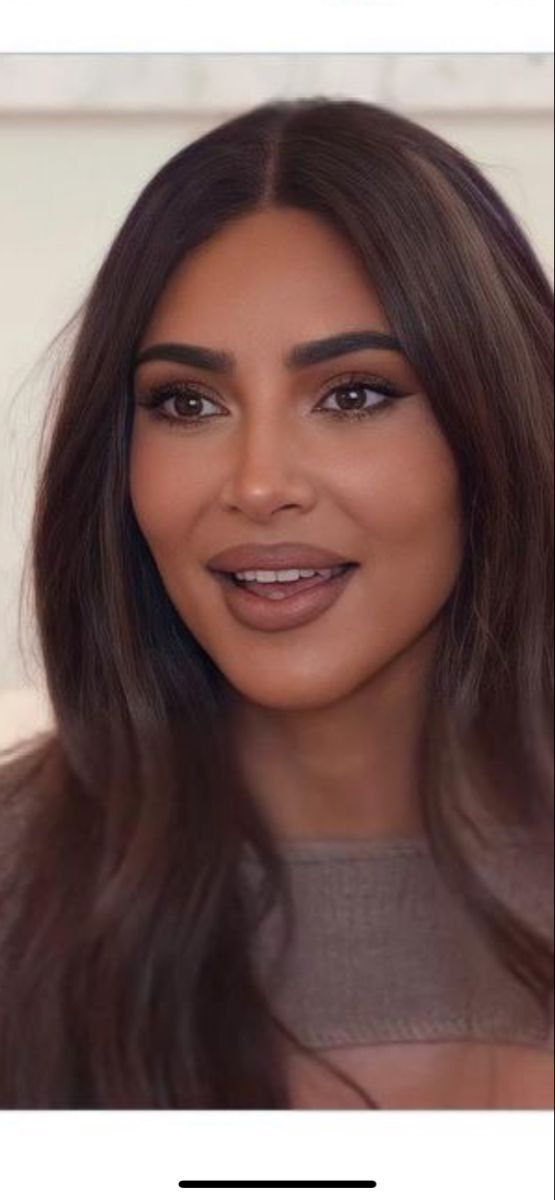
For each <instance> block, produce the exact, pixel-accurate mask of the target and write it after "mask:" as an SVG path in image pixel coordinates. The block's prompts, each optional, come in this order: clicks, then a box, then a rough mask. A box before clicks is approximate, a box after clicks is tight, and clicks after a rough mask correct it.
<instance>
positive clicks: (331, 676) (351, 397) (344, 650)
mask: <svg viewBox="0 0 555 1200" xmlns="http://www.w3.org/2000/svg"><path fill="white" fill-rule="evenodd" d="M363 331H364V332H368V331H373V332H381V333H388V332H389V333H390V334H391V328H390V326H389V323H388V320H387V317H386V315H385V313H384V310H383V308H382V306H381V304H380V301H379V298H378V296H377V295H376V292H375V291H374V289H373V287H372V286H371V284H370V282H369V281H368V278H367V276H366V273H365V271H364V270H363V268H362V266H361V263H360V261H359V259H358V257H357V254H356V252H355V251H354V250H353V249H352V248H351V246H350V244H349V243H348V242H347V241H346V240H344V239H343V237H342V235H340V234H339V233H337V232H336V231H335V229H334V228H333V227H331V226H330V225H328V223H327V222H326V221H324V220H323V219H322V218H320V217H317V216H315V215H314V214H312V213H309V212H306V211H302V210H299V209H295V208H281V209H279V208H275V209H267V210H264V211H259V212H256V213H253V214H250V215H247V216H243V217H241V218H238V219H236V220H235V221H234V222H233V223H230V224H229V225H227V226H226V227H225V228H224V229H223V230H221V231H220V232H219V233H218V234H216V235H215V236H214V237H212V238H211V239H210V240H209V241H208V242H206V243H204V244H203V245H201V246H200V247H198V248H197V249H196V250H194V251H193V252H192V253H191V254H190V255H188V256H187V258H186V259H185V260H184V261H183V262H182V263H181V264H180V266H179V267H178V268H177V269H176V271H175V272H174V274H173V276H172V277H171V279H170V281H169V283H168V285H167V286H166V288H165V290H164V292H163V293H162V295H161V296H160V298H159V301H158V303H157V305H156V307H155V309H154V312H153V315H152V318H151V320H150V323H149V325H148V327H147V329H146V330H145V333H144V336H143V338H142V341H141V347H140V353H142V352H143V351H146V350H147V349H152V350H153V356H152V357H151V358H149V359H148V360H147V361H145V362H144V363H143V364H142V365H139V366H138V367H137V370H136V373H135V401H136V407H135V412H134V422H133V430H132V441H131V448H130V490H131V500H132V504H133V508H134V511H135V514H136V518H137V521H138V524H139V527H140V529H141V530H142V533H143V535H144V537H145V539H146V541H147V543H148V545H149V547H150V550H151V553H152V555H153V558H154V560H155V562H156V564H157V567H158V570H159V573H160V576H161V578H162V581H163V584H164V587H165V589H166V591H167V592H168V594H169V596H170V598H171V600H172V602H173V604H174V606H175V608H176V609H177V611H178V612H179V614H180V616H181V617H182V618H183V621H184V622H185V624H186V625H187V626H188V628H189V630H190V631H191V632H192V634H193V635H194V637H195V638H196V639H197V641H198V642H199V643H200V644H201V645H202V646H203V647H204V649H205V651H206V652H207V653H208V654H209V656H210V657H211V658H212V659H213V661H214V662H215V663H216V664H217V666H218V667H219V668H220V670H221V671H222V673H223V674H224V675H225V677H226V678H227V679H228V681H229V682H230V684H231V685H232V687H233V688H235V689H237V691H238V692H239V693H240V694H241V695H242V696H243V697H245V698H247V699H248V700H249V701H251V702H254V703H255V704H260V705H264V706H268V707H271V708H283V709H295V708H316V707H320V706H323V705H327V704H332V703H335V702H337V701H339V700H341V699H342V698H346V697H347V696H348V695H349V694H351V693H352V692H353V691H354V690H355V689H359V688H361V686H363V685H365V684H367V683H370V682H371V681H372V679H373V678H374V677H375V676H376V674H377V673H378V672H380V671H381V670H382V669H383V668H384V667H386V666H387V665H388V664H389V663H391V662H392V661H393V660H394V659H399V656H403V654H404V652H408V651H409V650H410V649H411V648H412V647H413V646H414V644H415V643H417V642H418V641H419V640H420V639H421V638H423V637H424V635H426V634H427V632H429V630H430V626H433V624H434V622H436V618H437V617H438V614H439V613H440V610H441V609H442V606H443V605H444V604H445V601H446V600H447V598H448V596H449V594H450V592H451V590H452V588H453V585H454V583H455V580H456V577H457V574H458V571H459V567H460V562H461V555H462V537H463V534H462V520H461V508H460V496H459V484H458V476H457V471H456V468H455V463H454V459H453V457H452V454H451V451H450V448H449V446H448V444H447V442H446V440H445V438H444V436H443V434H442V432H441V430H440V428H439V426H438V424H437V422H436V420H435V418H434V416H433V414H432V411H431V409H430V406H429V404H428V401H427V399H426V396H425V394H424V393H423V391H422V387H421V385H420V383H419V380H418V379H417V377H416V375H415V373H414V371H413V370H412V368H411V366H410V365H409V363H408V362H407V361H406V359H405V357H404V356H403V354H402V353H400V352H399V351H397V350H396V349H394V348H376V347H371V346H360V345H359V346H358V347H355V348H354V349H350V350H348V352H346V353H341V354H340V353H339V352H338V347H337V346H336V347H335V352H334V353H331V352H330V351H333V347H327V352H326V356H325V357H320V356H318V355H313V356H312V359H311V360H307V359H306V356H305V360H304V361H302V362H295V363H294V364H292V363H291V362H288V361H287V360H288V356H289V355H290V353H291V351H292V348H293V347H294V346H297V345H299V343H308V342H318V341H320V340H322V339H327V338H332V337H335V336H336V335H338V334H344V333H348V332H363ZM161 345H165V346H167V345H171V346H172V347H174V348H175V347H176V346H177V347H180V350H179V351H178V353H177V355H175V350H173V351H172V352H171V353H172V354H174V357H176V358H178V359H179V361H170V360H169V359H164V358H161V357H159V356H158V352H157V351H156V352H154V348H155V347H158V346H161ZM191 345H192V346H195V347H205V348H209V349H212V350H216V351H219V352H224V354H225V355H226V356H229V360H230V361H229V362H224V363H219V364H216V363H213V364H212V365H211V366H210V367H209V365H208V364H207V363H205V365H203V366H199V365H190V364H189V363H188V362H187V361H185V360H186V358H187V353H186V351H185V350H184V347H186V346H191ZM322 353H323V352H322ZM231 359H232V361H231ZM197 362H198V358H197ZM222 368H223V369H222ZM185 385H190V391H187V390H186V389H185ZM384 385H385V387H384ZM160 387H162V389H163V390H162V392H160V393H158V398H160V396H161V397H162V401H163V402H162V406H161V409H158V412H160V411H161V412H162V413H165V414H166V415H168V416H174V417H175V418H176V423H170V422H167V421H165V420H163V419H160V418H159V417H157V415H156V410H155V409H147V408H145V407H142V403H143V401H145V400H148V399H149V395H150V393H151V391H152V389H158V388H160ZM385 392H387V393H389V392H392V393H394V394H395V396H397V397H400V398H399V399H396V400H395V402H394V403H393V404H391V405H389V406H385V407H384V406H382V407H381V408H380V407H376V405H377V404H378V403H379V402H380V401H381V400H382V398H383V395H384V393H385ZM361 409H362V410H364V413H365V415H364V416H358V417H357V415H352V414H357V413H359V412H360V411H361ZM338 411H339V412H343V414H347V415H343V416H337V415H336V413H337V412H338ZM349 413H350V414H351V415H349ZM189 414H190V415H189ZM194 415H200V417H201V423H197V424H191V423H190V418H191V416H194ZM188 420H189V424H187V421H188ZM278 542H301V543H305V544H309V545H312V546H317V547H320V548H324V549H327V550H329V551H332V552H335V554H337V555H338V557H339V559H340V560H341V561H342V562H356V563H357V564H358V566H357V568H356V569H355V570H354V571H352V572H350V574H349V578H348V582H347V583H346V584H345V585H344V586H343V587H342V589H341V590H340V591H339V593H338V595H337V597H336V598H335V600H334V602H333V603H332V604H331V605H330V606H329V607H328V608H327V609H326V610H325V611H323V612H320V614H319V615H317V616H313V617H310V618H308V619H306V620H304V622H303V623H301V624H296V625H293V626H292V627H291V626H289V627H286V628H277V629H268V628H262V629H261V628H253V627H252V625H251V624H249V623H245V621H244V620H243V619H242V618H241V617H239V616H237V615H236V614H235V613H234V611H233V610H232V608H231V607H230V606H229V604H228V600H227V589H226V588H225V587H224V586H223V585H222V582H221V580H220V578H219V577H218V576H217V575H215V574H214V573H213V572H212V571H211V570H209V569H208V567H207V563H208V561H209V560H210V559H211V558H213V556H214V555H216V554H218V553H219V552H221V551H224V550H226V549H228V548H231V547H233V546H236V545H238V544H239V543H257V544H258V545H263V546H265V547H266V546H268V545H275V544H276V543H278ZM230 586H233V587H234V586H235V585H230ZM269 603H270V602H266V606H267V607H268V606H269Z"/></svg>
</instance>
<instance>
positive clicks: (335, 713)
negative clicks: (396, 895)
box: [234, 631, 436, 840]
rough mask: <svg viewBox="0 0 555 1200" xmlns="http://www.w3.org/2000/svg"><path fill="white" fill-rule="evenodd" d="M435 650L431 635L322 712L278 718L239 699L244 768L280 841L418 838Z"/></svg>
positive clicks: (237, 731) (284, 713)
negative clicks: (423, 751)
mask: <svg viewBox="0 0 555 1200" xmlns="http://www.w3.org/2000/svg"><path fill="white" fill-rule="evenodd" d="M435 645H436V632H435V631H428V633H427V634H426V635H424V637H423V638H422V639H420V640H419V642H418V643H415V644H414V646H412V647H411V648H410V649H409V650H408V651H407V652H406V653H405V654H403V655H402V656H400V657H399V658H398V659H396V660H395V661H394V662H392V663H390V664H388V666H387V668H386V669H384V670H383V671H381V672H379V673H378V674H376V676H374V677H373V678H372V679H371V680H369V681H368V682H366V683H365V684H364V686H363V687H360V688H358V689H357V691H356V692H354V693H352V694H350V695H349V696H348V697H346V698H342V699H341V700H340V701H338V702H337V703H335V704H333V705H331V706H328V707H326V708H322V709H318V710H303V711H290V710H273V709H267V708H262V707H260V706H257V705H254V704H251V703H249V702H248V701H245V700H244V698H238V699H237V703H236V708H235V715H234V719H235V726H234V738H235V744H236V747H237V750H238V758H239V763H240V768H241V771H242V774H243V777H244V779H245V782H246V784H247V786H248V788H249V791H250V792H251V794H252V796H253V798H254V800H255V801H256V803H257V804H258V805H259V806H260V808H261V810H262V812H263V814H264V815H265V817H266V818H267V820H268V821H269V824H270V826H271V829H272V831H273V833H274V835H275V836H276V837H277V838H279V839H280V840H281V839H287V840H289V839H297V840H303V839H307V840H310V839H318V838H330V839H331V838H336V839H341V838H346V839H357V838H359V839H364V838H373V837H380V836H384V835H405V834H406V835H410V834H413V833H419V832H421V830H422V816H421V804H420V795H419V756H420V751H421V743H422V734H423V730H424V722H425V716H426V709H427V701H428V697H429V684H430V669H431V665H432V655H433V650H434V648H435Z"/></svg>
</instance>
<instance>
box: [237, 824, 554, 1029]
mask: <svg viewBox="0 0 555 1200" xmlns="http://www.w3.org/2000/svg"><path fill="white" fill-rule="evenodd" d="M280 851H281V853H282V855H283V857H284V858H285V860H286V864H287V870H288V877H289V879H290V882H291V887H292V894H293V900H294V908H295V918H296V932H295V938H294V942H293V944H292V946H291V949H290V951H289V953H288V955H286V957H285V959H284V960H283V961H281V962H280V961H278V959H277V958H276V951H277V950H278V949H279V935H281V933H282V925H281V922H280V921H279V919H278V914H277V913H276V911H273V912H272V913H270V914H269V916H267V917H266V918H265V919H264V921H263V923H262V924H261V925H260V926H259V929H258V931H257V936H256V941H255V966H256V970H257V973H258V977H259V980H260V982H261V985H262V987H263V989H264V991H265V993H266V995H267V997H268V999H269V1001H270V1004H271V1007H272V1009H273V1011H274V1013H275V1014H276V1015H277V1016H279V1017H280V1019H281V1020H282V1021H284V1022H285V1024H286V1025H287V1027H288V1028H289V1029H291V1030H292V1031H293V1032H294V1033H296V1034H297V1036H298V1037H300V1038H301V1039H302V1041H303V1042H304V1043H305V1044H306V1045H308V1046H311V1047H333V1046H348V1045H372V1044H373V1045H376V1044H383V1043H387V1042H418V1041H452V1040H457V1041H459V1040H478V1041H484V1040H487V1041H494V1042H506V1043H515V1044H516V1043H519V1044H524V1045H530V1046H542V1047H545V1048H549V1047H550V1046H551V1047H552V1046H553V1023H552V1021H550V1020H549V1018H548V1017H547V1016H546V1015H545V1014H542V1013H541V1012H540V1011H539V1009H538V1005H537V1003H536V1002H535V1000H534V999H533V998H532V997H531V996H530V993H529V991H528V990H527V989H526V987H525V986H524V985H522V984H520V983H519V982H518V981H517V980H515V978H514V976H513V975H512V973H511V972H510V971H508V970H507V969H506V968H505V967H503V966H502V965H501V964H500V962H499V959H498V957H497V955H496V953H495V951H494V950H493V949H492V948H491V947H490V946H489V944H488V942H487V941H486V940H485V939H484V936H483V934H481V933H480V932H479V929H478V928H477V927H476V924H475V922H474V921H473V919H472V917H470V916H469V914H468V912H467V910H466V908H465V907H464V904H463V902H462V901H461V900H459V898H458V896H457V894H456V893H454V892H452V891H451V888H450V887H449V886H448V885H447V884H446V882H445V881H444V880H443V877H442V876H441V875H440V873H439V871H438V869H437V867H436V866H435V863H434V861H433V858H432V855H431V852H430V850H429V848H428V846H427V843H426V842H425V840H424V839H423V838H420V837H410V838H395V839H392V838H389V839H382V840H376V841H374V842H333V841H330V842H326V841H322V842H317V841H312V842H298V843H295V842H290V843H287V842H281V843H280ZM481 869H483V870H484V873H485V875H486V876H487V878H488V880H489V881H490V882H495V891H496V894H497V895H498V896H499V897H500V898H502V899H504V900H505V901H507V902H508V903H509V904H511V906H512V907H513V908H514V910H515V911H516V912H517V913H518V914H520V915H521V916H523V917H525V918H526V919H528V920H529V921H530V922H531V923H532V925H533V926H534V928H536V929H537V930H541V931H542V932H545V933H551V935H552V919H553V900H552V887H551V883H550V871H549V863H548V862H546V860H545V859H542V857H541V856H539V855H538V852H537V851H534V852H532V851H530V850H529V849H528V848H527V846H526V843H523V842H522V841H521V839H520V838H519V837H517V838H513V837H511V836H508V837H504V839H503V842H502V844H500V845H499V848H498V849H496V853H495V857H494V859H491V860H486V859H484V862H483V864H482V867H481ZM245 871H246V879H247V880H248V882H249V886H251V887H254V888H256V883H257V878H258V871H259V867H258V864H257V863H256V862H255V861H254V859H251V857H250V855H246V857H245Z"/></svg>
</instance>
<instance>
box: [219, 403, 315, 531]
mask: <svg viewBox="0 0 555 1200" xmlns="http://www.w3.org/2000/svg"><path fill="white" fill-rule="evenodd" d="M314 499H315V489H314V484H313V482H311V479H310V471H309V469H308V464H307V462H306V453H304V454H303V450H302V447H301V446H300V444H299V438H298V431H295V430H294V429H293V428H292V426H291V425H290V424H288V423H287V421H286V420H285V418H284V416H283V413H282V414H280V415H278V414H274V415H268V414H267V413H266V414H265V415H260V414H259V416H258V417H252V418H251V419H248V420H247V419H246V420H245V423H244V426H243V427H242V428H241V429H239V430H237V437H236V441H235V442H234V445H233V449H231V448H230V455H229V460H228V465H227V470H226V473H225V480H224V483H223V486H222V489H221V494H220V500H221V503H222V505H223V506H224V507H225V508H227V509H240V510H241V511H242V512H243V513H245V514H246V515H248V516H250V517H251V518H252V519H255V520H264V519H265V518H267V517H269V516H271V514H272V513H273V512H274V511H275V510H276V509H278V508H291V507H293V508H302V509H307V508H310V506H311V505H312V504H313V503H314Z"/></svg>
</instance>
